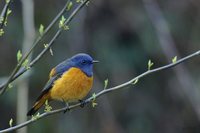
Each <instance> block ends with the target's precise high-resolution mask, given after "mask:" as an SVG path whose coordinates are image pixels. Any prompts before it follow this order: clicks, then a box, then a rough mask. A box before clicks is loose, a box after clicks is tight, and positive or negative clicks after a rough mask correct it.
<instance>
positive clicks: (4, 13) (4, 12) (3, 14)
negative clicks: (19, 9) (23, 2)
mask: <svg viewBox="0 0 200 133" xmlns="http://www.w3.org/2000/svg"><path fill="white" fill-rule="evenodd" d="M10 2H11V0H8V1H7V0H6V4H5V5H4V8H3V10H2V12H1V16H0V19H1V20H0V29H3V26H4V25H5V22H6V16H7V12H8V9H9V6H10Z"/></svg>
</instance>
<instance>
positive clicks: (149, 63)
mask: <svg viewBox="0 0 200 133" xmlns="http://www.w3.org/2000/svg"><path fill="white" fill-rule="evenodd" d="M153 64H154V63H153V62H152V61H151V60H149V61H148V70H151V67H152V66H153Z"/></svg>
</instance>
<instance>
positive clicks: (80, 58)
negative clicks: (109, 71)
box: [70, 53, 98, 77]
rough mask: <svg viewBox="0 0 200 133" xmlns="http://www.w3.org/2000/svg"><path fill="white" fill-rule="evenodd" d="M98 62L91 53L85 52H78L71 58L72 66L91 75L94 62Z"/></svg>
mask: <svg viewBox="0 0 200 133" xmlns="http://www.w3.org/2000/svg"><path fill="white" fill-rule="evenodd" d="M97 62H98V61H95V60H93V59H92V57H91V56H90V55H88V54H84V53H80V54H76V55H74V56H73V57H71V58H70V63H71V65H72V67H77V68H79V69H81V70H82V71H83V72H84V73H85V74H86V75H87V76H89V77H91V76H92V75H93V64H94V63H97Z"/></svg>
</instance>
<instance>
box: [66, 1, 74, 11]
mask: <svg viewBox="0 0 200 133" xmlns="http://www.w3.org/2000/svg"><path fill="white" fill-rule="evenodd" d="M72 6H73V3H72V2H71V1H70V2H69V4H68V5H67V11H69V10H70V9H71V8H72Z"/></svg>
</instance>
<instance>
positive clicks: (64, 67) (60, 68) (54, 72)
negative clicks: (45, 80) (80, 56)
mask: <svg viewBox="0 0 200 133" xmlns="http://www.w3.org/2000/svg"><path fill="white" fill-rule="evenodd" d="M71 66H72V65H71V63H70V61H69V60H65V61H63V62H61V63H60V64H58V65H57V66H56V67H55V68H53V69H52V70H51V72H50V74H49V78H51V77H54V76H56V75H60V74H63V73H64V72H65V71H67V70H68V69H69V68H70V67H71Z"/></svg>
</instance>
